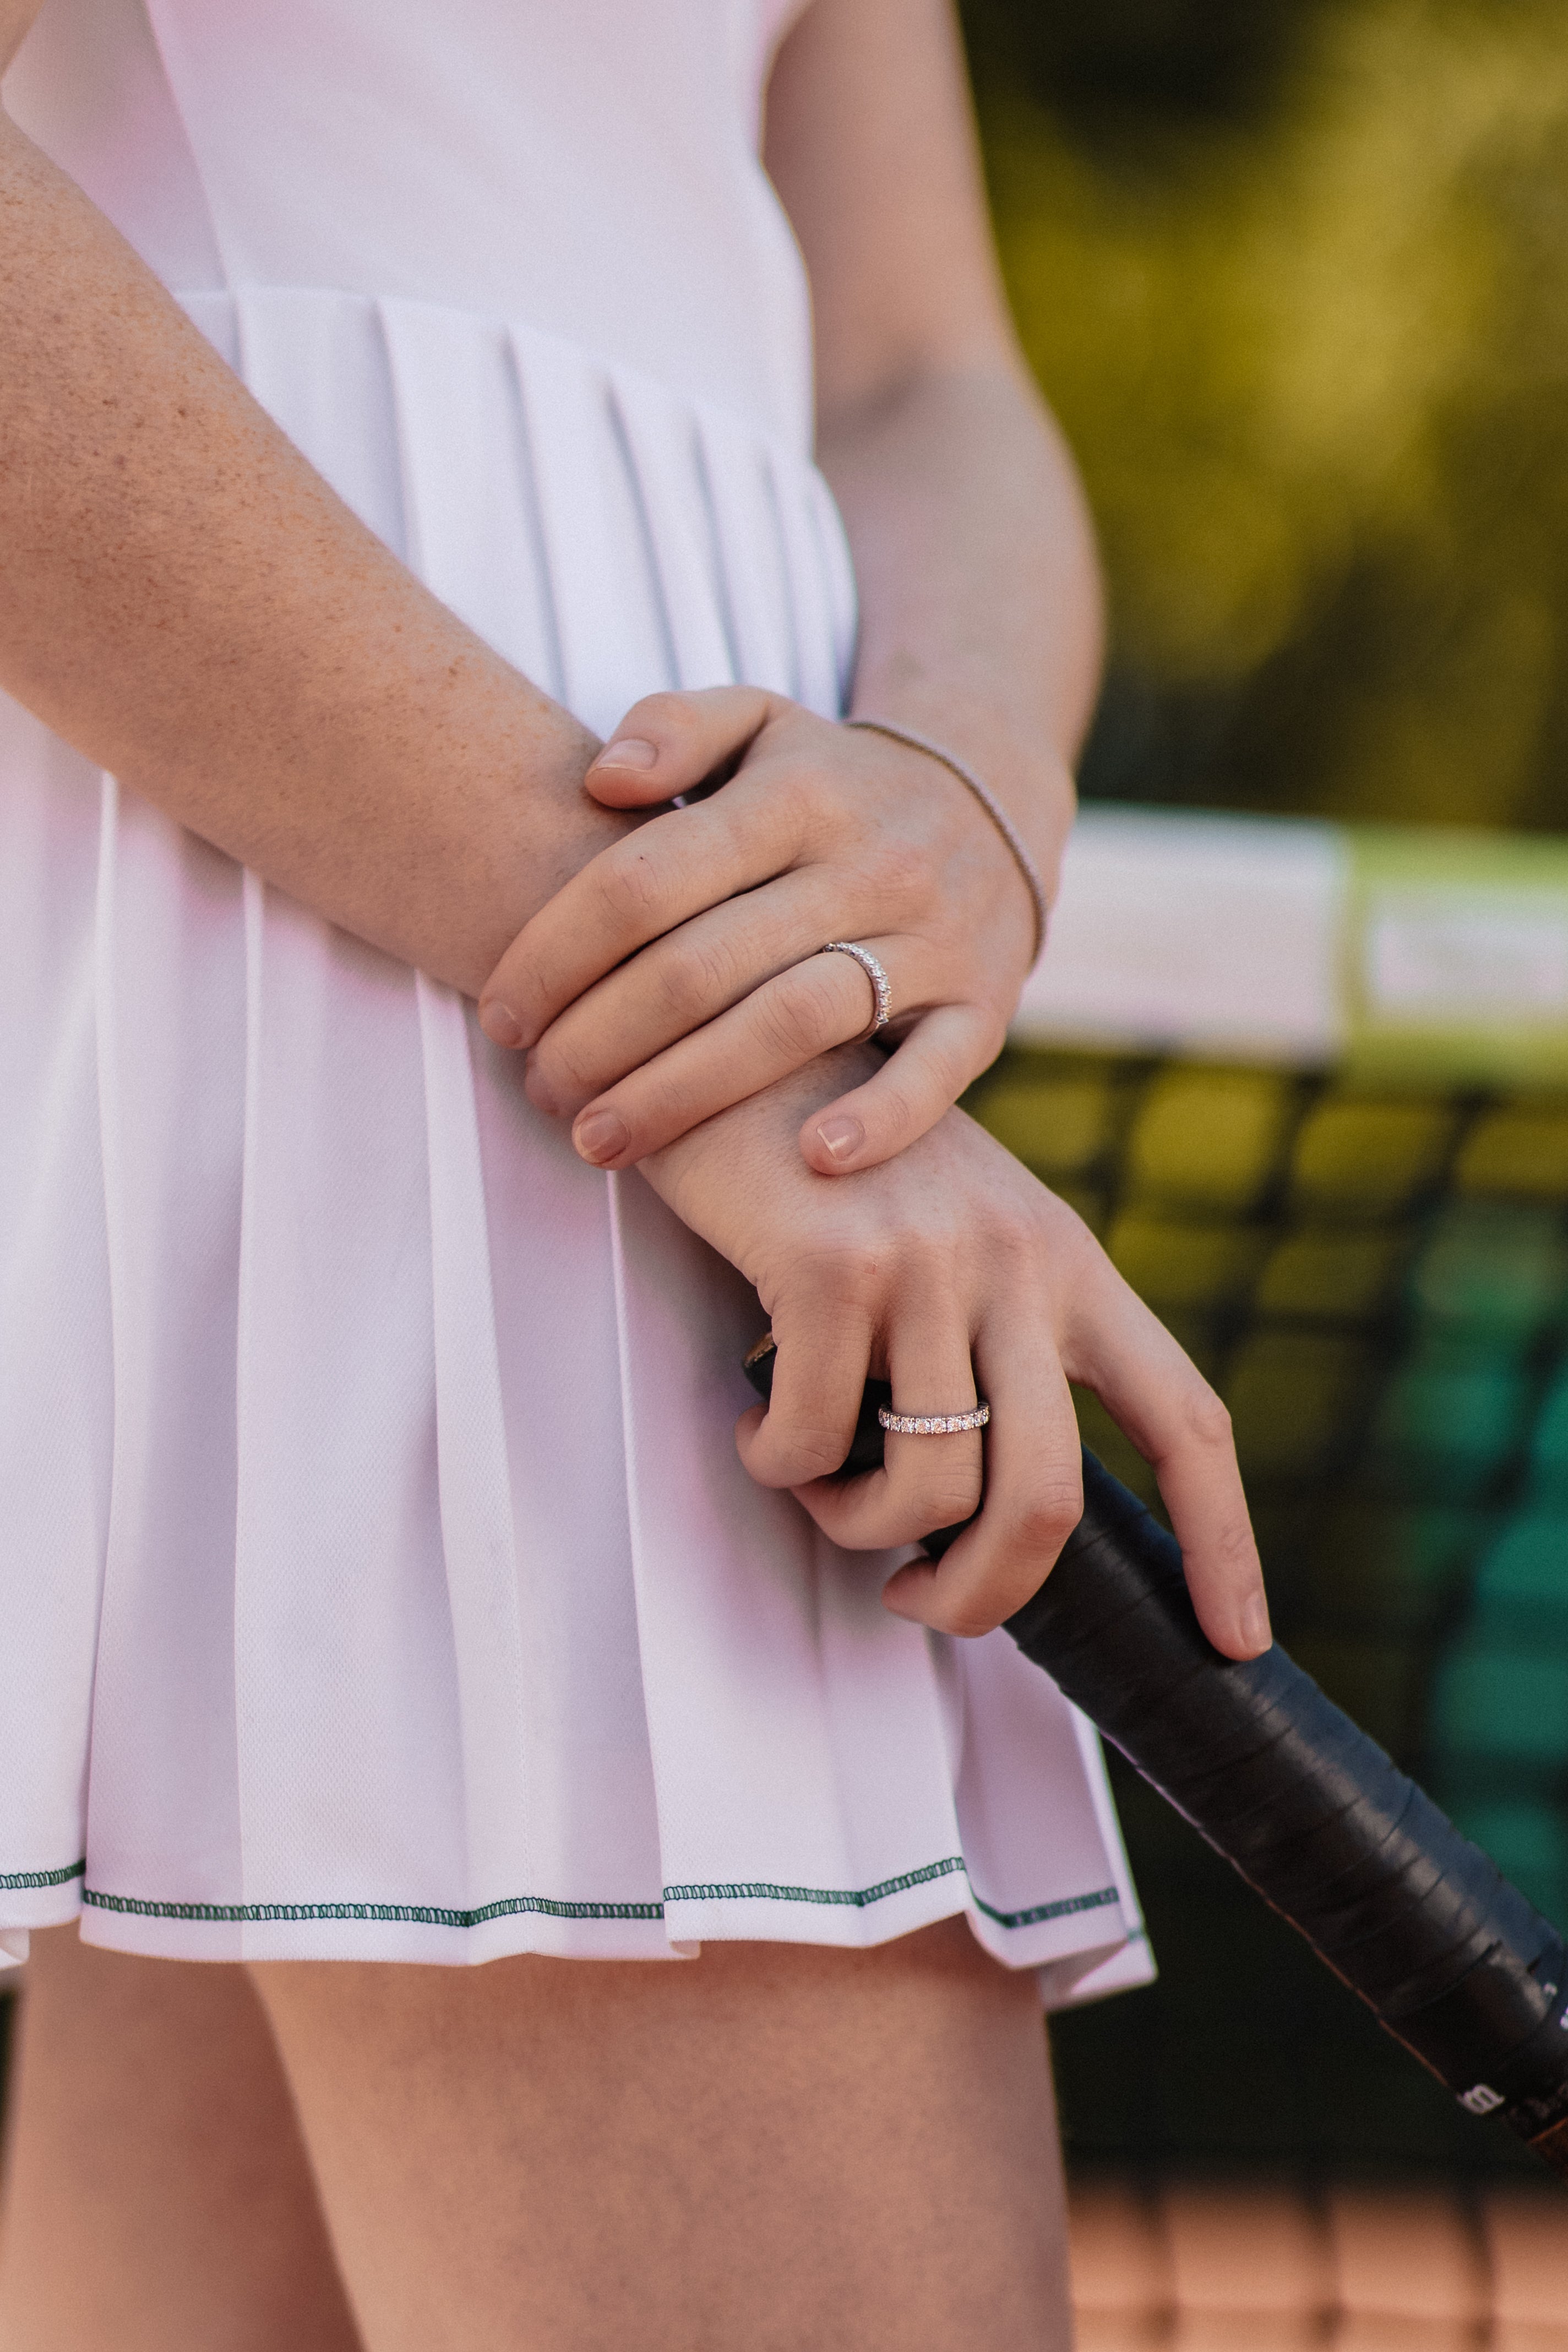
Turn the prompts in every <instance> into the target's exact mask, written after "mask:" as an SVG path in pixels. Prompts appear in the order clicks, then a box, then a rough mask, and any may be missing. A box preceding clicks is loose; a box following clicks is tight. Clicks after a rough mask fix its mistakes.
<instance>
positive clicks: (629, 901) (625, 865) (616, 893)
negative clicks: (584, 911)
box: [597, 838, 665, 931]
mask: <svg viewBox="0 0 1568 2352" xmlns="http://www.w3.org/2000/svg"><path fill="white" fill-rule="evenodd" d="M597 881H598V886H599V895H600V899H601V903H602V905H603V908H604V911H605V913H606V914H607V915H608V916H609V917H610V919H611V920H612V921H613V922H615V923H617V924H620V925H627V924H629V925H631V926H632V927H633V928H634V929H637V930H638V931H642V930H644V929H646V928H647V926H648V925H649V924H650V923H652V924H653V926H654V928H655V929H657V928H658V917H659V914H660V911H661V909H662V907H663V904H664V897H665V890H664V878H663V876H662V874H661V873H660V871H659V868H658V864H657V862H656V861H655V860H654V859H653V858H652V857H650V856H649V855H648V853H647V848H646V847H645V846H643V845H641V844H640V843H638V842H637V840H636V839H635V838H634V840H632V841H631V842H628V843H627V844H626V848H625V849H624V850H623V851H619V852H617V853H616V854H615V855H613V856H610V857H609V858H607V859H606V860H605V863H604V867H603V871H602V872H601V873H600V874H599V876H598V877H597Z"/></svg>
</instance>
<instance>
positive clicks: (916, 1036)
mask: <svg viewBox="0 0 1568 2352" xmlns="http://www.w3.org/2000/svg"><path fill="white" fill-rule="evenodd" d="M893 1004H894V1008H895V1012H896V1010H897V1007H898V1004H899V993H898V991H897V990H896V989H895V991H894V992H893ZM1003 1042H1004V1032H1003V1030H1002V1027H1001V1025H1000V1024H999V1023H998V1021H997V1019H996V1016H995V1014H994V1013H989V1012H987V1011H986V1010H985V1009H984V1007H983V1006H981V1005H977V1004H943V1005H940V1006H939V1007H938V1008H937V1010H936V1011H935V1012H934V1013H927V1014H926V1015H925V1016H924V1018H923V1019H922V1020H921V1021H920V1022H919V1023H917V1024H916V1026H915V1027H914V1028H913V1029H911V1030H910V1034H909V1035H908V1036H907V1037H905V1038H904V1039H903V1041H902V1043H901V1044H900V1046H899V1048H898V1050H897V1052H896V1053H894V1054H893V1055H891V1057H890V1058H889V1061H888V1063H887V1064H886V1066H885V1067H883V1068H882V1069H880V1070H879V1071H878V1073H877V1075H876V1076H875V1077H872V1078H868V1080H867V1082H866V1084H865V1085H864V1086H863V1087H855V1089H854V1090H853V1092H852V1093H849V1094H847V1095H840V1096H839V1097H838V1099H837V1102H831V1103H829V1104H827V1105H826V1108H824V1109H822V1110H820V1111H814V1112H813V1113H812V1115H811V1117H810V1118H808V1119H807V1120H806V1122H805V1126H804V1127H803V1128H802V1129H801V1130H800V1148H801V1151H802V1153H803V1154H804V1155H805V1160H806V1163H807V1165H808V1166H809V1167H812V1168H815V1169H816V1172H817V1174H818V1175H819V1176H847V1175H851V1174H852V1173H853V1172H854V1171H855V1170H856V1169H858V1168H877V1167H879V1166H880V1165H881V1163H882V1161H883V1160H892V1159H895V1158H896V1157H897V1155H898V1154H899V1153H900V1151H903V1150H906V1149H907V1148H908V1146H909V1145H910V1144H911V1143H913V1142H915V1141H917V1140H918V1139H919V1138H920V1137H921V1136H922V1135H924V1134H925V1133H926V1131H927V1129H930V1128H932V1127H934V1126H935V1125H936V1123H937V1120H938V1119H939V1118H941V1117H942V1114H943V1112H944V1111H948V1110H951V1109H952V1106H953V1104H954V1103H955V1102H956V1101H957V1100H958V1097H959V1096H960V1095H961V1094H962V1093H963V1090H964V1088H965V1087H967V1086H968V1085H969V1084H970V1083H971V1081H972V1080H973V1079H974V1078H977V1077H978V1076H980V1073H981V1071H982V1070H984V1069H989V1067H990V1066H991V1064H992V1063H993V1062H994V1060H995V1058H996V1056H997V1055H998V1054H999V1053H1000V1052H1001V1050H1002V1045H1003Z"/></svg>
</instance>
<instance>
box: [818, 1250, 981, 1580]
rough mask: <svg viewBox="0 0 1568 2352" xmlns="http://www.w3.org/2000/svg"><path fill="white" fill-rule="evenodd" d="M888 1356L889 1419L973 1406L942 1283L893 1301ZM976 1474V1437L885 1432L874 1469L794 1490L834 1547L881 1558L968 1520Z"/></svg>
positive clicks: (959, 1318) (963, 1341)
mask: <svg viewBox="0 0 1568 2352" xmlns="http://www.w3.org/2000/svg"><path fill="white" fill-rule="evenodd" d="M887 1354H888V1375H889V1380H890V1381H891V1383H892V1390H893V1407H894V1410H895V1411H896V1412H900V1413H909V1414H913V1415H918V1414H928V1415H934V1414H939V1413H941V1414H946V1413H959V1412H968V1411H969V1410H970V1409H971V1408H972V1406H973V1403H974V1371H973V1366H972V1364H971V1362H970V1359H969V1327H968V1322H967V1318H965V1316H964V1313H963V1307H962V1306H961V1304H960V1302H959V1300H958V1298H957V1297H956V1296H955V1295H954V1293H953V1292H952V1289H951V1287H950V1286H948V1285H947V1284H946V1283H945V1282H941V1281H937V1282H931V1283H929V1284H926V1285H922V1286H921V1289H920V1290H919V1291H917V1292H915V1293H914V1295H912V1296H910V1295H906V1296H905V1297H904V1298H902V1299H901V1300H900V1303H899V1305H898V1307H897V1309H896V1311H895V1313H894V1315H893V1318H892V1319H891V1322H890V1325H889V1330H888V1334H887ZM983 1475H984V1454H983V1443H982V1436H981V1433H980V1432H979V1431H978V1430H969V1431H964V1432H963V1433H952V1434H948V1435H943V1436H935V1435H927V1436H918V1437H917V1436H906V1435H904V1434H901V1433H899V1432H897V1431H893V1430H889V1432H888V1434H887V1438H886V1442H885V1446H884V1452H883V1463H882V1467H881V1469H880V1470H873V1471H870V1472H868V1475H866V1476H865V1477H863V1478H852V1479H848V1480H843V1481H834V1482H832V1483H831V1484H828V1485H826V1486H824V1485H818V1486H809V1487H797V1488H796V1490H795V1491H796V1496H797V1499H798V1500H799V1501H800V1502H802V1503H804V1504H805V1507H806V1509H807V1510H808V1511H809V1512H810V1513H811V1515H812V1517H813V1518H814V1519H816V1523H817V1525H818V1527H820V1528H822V1529H823V1531H824V1533H825V1534H826V1535H829V1536H831V1537H832V1538H833V1540H834V1542H835V1543H838V1544H842V1545H844V1546H845V1548H846V1549H848V1550H851V1551H882V1550H886V1549H889V1547H890V1546H892V1545H894V1544H905V1543H917V1542H918V1541H919V1540H920V1538H921V1536H923V1535H929V1534H930V1532H931V1529H932V1528H950V1527H952V1526H954V1525H955V1524H956V1523H957V1522H958V1521H959V1520H961V1519H966V1518H967V1517H969V1515H970V1513H971V1512H972V1511H973V1510H974V1509H975V1508H976V1507H977V1506H978V1504H979V1501H980V1488H981V1480H982V1476H983Z"/></svg>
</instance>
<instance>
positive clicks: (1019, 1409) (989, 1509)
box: [882, 1294, 1083, 1635]
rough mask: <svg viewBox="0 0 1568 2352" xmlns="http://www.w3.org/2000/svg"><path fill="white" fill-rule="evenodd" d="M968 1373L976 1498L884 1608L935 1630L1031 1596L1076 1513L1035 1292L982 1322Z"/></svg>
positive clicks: (987, 1615)
mask: <svg viewBox="0 0 1568 2352" xmlns="http://www.w3.org/2000/svg"><path fill="white" fill-rule="evenodd" d="M974 1360H975V1370H976V1371H977V1373H978V1374H979V1377H980V1385H981V1388H982V1391H983V1392H984V1395H985V1396H986V1398H987V1401H988V1402H989V1403H990V1406H991V1421H990V1425H989V1427H988V1428H987V1430H986V1433H985V1504H984V1509H983V1510H982V1512H981V1514H980V1517H979V1518H978V1519H977V1520H976V1522H975V1524H974V1526H973V1527H972V1528H970V1529H969V1530H968V1531H967V1533H966V1534H964V1535H962V1536H960V1538H958V1541H957V1542H956V1543H955V1544H953V1545H952V1549H950V1550H948V1551H946V1552H944V1553H943V1555H942V1559H940V1560H939V1561H937V1562H936V1563H935V1564H934V1565H933V1564H932V1563H931V1562H930V1561H927V1560H918V1559H917V1560H911V1561H910V1564H909V1566H908V1567H907V1568H902V1569H900V1570H899V1571H898V1573H897V1575H895V1576H893V1577H891V1578H889V1581H888V1583H887V1584H886V1586H885V1587H884V1588H883V1592H882V1599H883V1602H884V1604H885V1605H886V1606H887V1607H888V1608H889V1609H890V1610H892V1611H893V1612H894V1613H895V1614H896V1615H898V1616H900V1617H910V1618H913V1619H914V1620H915V1622H917V1623H919V1624H922V1625H930V1626H932V1627H934V1628H935V1629H936V1630H937V1631H938V1632H939V1633H957V1634H963V1635H973V1634H977V1633H989V1632H990V1631H991V1629H992V1628H993V1626H995V1625H999V1624H1000V1623H1001V1622H1002V1620H1003V1619H1004V1618H1005V1617H1010V1616H1011V1615H1012V1613H1013V1612H1014V1610H1015V1609H1020V1608H1022V1606H1023V1604H1024V1602H1025V1601H1027V1600H1028V1598H1029V1596H1030V1594H1031V1593H1034V1592H1037V1591H1039V1589H1040V1586H1041V1585H1042V1584H1043V1583H1044V1582H1045V1580H1046V1578H1047V1576H1048V1575H1049V1574H1050V1571H1051V1570H1052V1568H1053V1567H1054V1565H1055V1563H1056V1559H1057V1555H1058V1552H1059V1551H1060V1550H1061V1548H1062V1546H1063V1544H1064V1543H1066V1541H1067V1539H1068V1536H1069V1535H1070V1534H1071V1533H1072V1531H1073V1529H1074V1528H1075V1527H1076V1526H1077V1525H1078V1523H1079V1519H1080V1518H1081V1517H1083V1482H1082V1453H1081V1450H1080V1447H1079V1434H1078V1423H1077V1421H1076V1419H1075V1417H1074V1414H1073V1409H1072V1397H1071V1394H1070V1392H1069V1391H1068V1384H1067V1380H1066V1377H1065V1375H1064V1373H1063V1371H1062V1367H1061V1363H1060V1360H1059V1359H1058V1355H1057V1351H1056V1349H1055V1346H1054V1344H1053V1342H1052V1339H1051V1333H1050V1320H1049V1305H1048V1300H1047V1298H1046V1297H1044V1296H1043V1295H1034V1294H1031V1296H1030V1297H1029V1298H1028V1300H1027V1301H1024V1300H1017V1301H1015V1302H1014V1305H1013V1307H1012V1308H1011V1309H1010V1310H1009V1311H1008V1312H1007V1313H1005V1315H1003V1316H1000V1317H998V1318H994V1319H992V1318H988V1320H987V1322H986V1324H985V1325H984V1327H983V1328H982V1330H981V1331H980V1333H979V1334H978V1336H977V1338H976V1341H975V1351H974Z"/></svg>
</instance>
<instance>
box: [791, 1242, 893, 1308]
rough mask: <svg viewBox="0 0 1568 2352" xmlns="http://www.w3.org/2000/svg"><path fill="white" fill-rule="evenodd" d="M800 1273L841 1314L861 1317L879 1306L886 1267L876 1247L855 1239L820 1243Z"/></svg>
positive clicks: (804, 1261) (872, 1243)
mask: <svg viewBox="0 0 1568 2352" xmlns="http://www.w3.org/2000/svg"><path fill="white" fill-rule="evenodd" d="M800 1270H801V1275H802V1278H803V1281H805V1282H806V1283H808V1284H809V1286H810V1287H811V1288H812V1289H813V1290H815V1291H816V1293H817V1294H818V1295H819V1296H820V1297H823V1298H826V1299H831V1300H832V1301H833V1302H834V1303H835V1305H836V1307H837V1308H838V1310H839V1311H840V1313H841V1314H845V1315H848V1314H851V1313H852V1314H855V1315H857V1316H861V1315H865V1314H867V1313H868V1312H869V1310H870V1309H872V1308H873V1307H875V1306H876V1305H877V1304H878V1302H879V1297H880V1293H881V1290H882V1286H883V1283H884V1280H885V1278H886V1272H887V1267H886V1261H885V1258H884V1255H883V1253H882V1251H881V1250H880V1249H879V1247H878V1246H877V1244H876V1243H875V1242H873V1241H870V1240H868V1239H865V1238H862V1237H860V1236H858V1235H857V1236H852V1237H841V1238H838V1239H836V1240H831V1239H830V1240H828V1241H826V1242H824V1243H822V1244H820V1245H819V1246H818V1247H817V1248H816V1249H815V1250H814V1251H812V1252H811V1253H810V1255H809V1256H807V1257H806V1258H805V1259H804V1260H803V1261H802V1264H801V1269H800Z"/></svg>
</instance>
